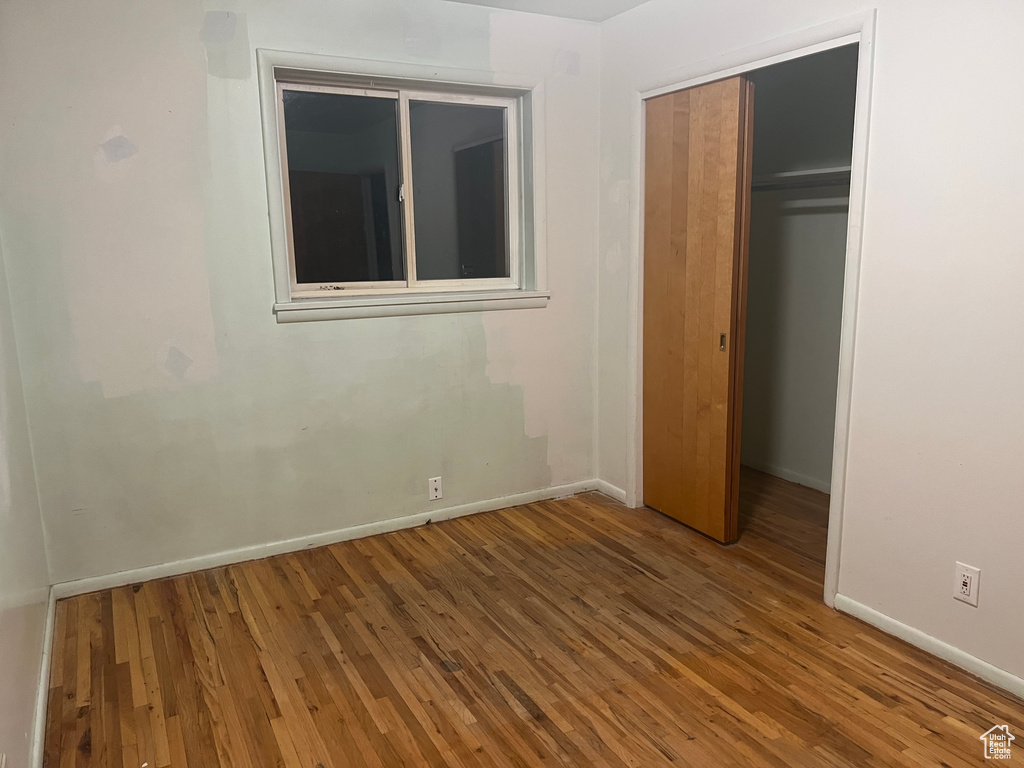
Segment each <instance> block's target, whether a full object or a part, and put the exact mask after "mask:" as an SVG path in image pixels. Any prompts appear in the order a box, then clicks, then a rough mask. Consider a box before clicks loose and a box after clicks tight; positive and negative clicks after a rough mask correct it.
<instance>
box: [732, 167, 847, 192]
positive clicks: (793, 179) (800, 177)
mask: <svg viewBox="0 0 1024 768" xmlns="http://www.w3.org/2000/svg"><path fill="white" fill-rule="evenodd" d="M849 183H850V166H848V165H847V166H842V167H839V168H815V169H812V170H807V171H785V172H784V173H772V174H768V175H766V176H758V177H756V178H755V179H754V180H753V182H752V183H751V189H753V191H755V192H759V191H769V190H776V189H808V188H810V187H838V186H843V185H846V184H849Z"/></svg>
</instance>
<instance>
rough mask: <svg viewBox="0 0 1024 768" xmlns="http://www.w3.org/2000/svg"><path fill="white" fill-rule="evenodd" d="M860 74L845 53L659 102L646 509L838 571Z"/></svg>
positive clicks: (648, 308)
mask: <svg viewBox="0 0 1024 768" xmlns="http://www.w3.org/2000/svg"><path fill="white" fill-rule="evenodd" d="M857 72H858V46H857V45H856V44H853V45H846V46H842V47H836V48H831V49H829V50H825V51H821V52H816V53H812V54H810V55H807V56H802V57H799V58H793V59H790V60H788V61H784V62H782V63H778V64H773V65H771V66H767V67H763V68H761V69H754V70H751V71H747V72H743V73H742V74H740V75H736V76H734V77H731V78H725V79H722V80H718V81H714V82H710V83H705V84H701V85H698V86H696V87H694V88H689V89H685V90H680V91H674V92H671V93H667V94H662V95H658V96H656V97H653V98H650V99H648V100H647V101H646V103H645V115H646V130H645V179H644V183H645V188H644V201H645V205H644V275H643V278H644V291H643V309H642V314H641V320H642V324H643V328H642V339H643V358H642V359H643V370H642V376H643V411H642V414H643V422H642V423H643V444H642V451H643V453H642V465H643V466H642V477H643V482H642V494H643V495H642V499H643V503H644V504H645V505H647V506H650V507H653V508H654V509H657V510H659V511H661V512H664V513H665V514H667V515H669V516H671V517H674V518H676V519H678V520H680V521H681V522H683V523H685V524H687V525H689V526H690V527H693V528H695V529H696V530H699V531H701V532H702V533H705V534H707V535H708V536H710V537H712V538H714V539H716V540H718V541H720V542H723V543H731V542H734V541H736V540H737V539H740V538H742V537H743V536H745V535H748V533H749V535H751V536H758V537H763V538H769V539H771V540H772V541H776V540H777V541H778V543H779V547H780V549H779V551H780V557H787V558H788V557H791V556H792V557H795V558H796V559H797V560H799V561H801V562H803V561H807V562H809V563H810V564H811V565H810V566H809V568H808V570H810V571H822V572H823V570H824V564H825V542H826V534H827V526H828V514H829V497H828V494H829V492H830V488H831V482H832V463H833V446H834V438H835V425H836V408H837V389H838V386H839V369H840V347H841V336H842V328H843V300H844V280H845V273H846V266H847V245H848V243H847V240H848V229H849V222H848V218H849V194H850V182H851V162H852V154H853V145H854V119H855V106H856V101H857ZM783 550H787V551H785V552H784V551H783ZM794 553H795V554H794Z"/></svg>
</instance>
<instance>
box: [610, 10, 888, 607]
mask: <svg viewBox="0 0 1024 768" xmlns="http://www.w3.org/2000/svg"><path fill="white" fill-rule="evenodd" d="M876 15H877V14H876V11H875V10H873V9H872V10H870V11H868V12H866V13H862V14H858V15H855V16H849V17H846V18H843V19H838V20H836V21H833V22H830V23H828V24H823V25H820V26H817V27H812V28H811V29H806V30H803V31H801V32H796V33H794V34H791V35H786V36H785V37H780V38H776V39H774V40H769V41H767V42H764V43H760V44H758V45H755V46H752V47H750V48H745V49H742V50H739V51H735V52H733V53H728V54H725V55H723V56H719V57H716V58H714V59H709V60H706V61H704V62H700V63H697V64H694V65H691V66H687V67H684V68H681V69H677V70H672V71H670V72H665V73H662V74H661V75H659V76H658V77H656V78H653V79H652V80H651V81H649V82H643V83H638V84H637V87H636V89H635V91H634V97H633V107H632V115H633V118H632V123H633V124H632V137H633V146H632V156H633V158H634V159H635V162H634V164H633V178H632V180H631V182H632V199H634V200H639V202H640V204H639V206H637V207H636V208H635V211H634V214H633V221H632V227H633V237H632V238H631V239H632V242H633V248H635V251H634V257H635V258H634V259H633V263H634V264H635V265H636V272H635V273H634V275H633V281H632V285H631V286H630V293H629V309H628V312H629V315H628V317H629V329H630V330H629V350H628V354H627V365H628V366H629V376H628V386H629V390H630V391H629V392H628V395H629V396H628V398H627V402H628V403H630V404H631V405H629V406H627V409H628V412H627V414H626V418H627V422H626V429H627V455H626V461H627V466H626V488H625V491H626V503H627V504H628V505H629V506H631V507H637V506H641V505H642V504H643V493H642V489H643V323H642V316H641V313H642V307H643V274H644V272H643V270H644V260H643V254H644V251H643V211H644V199H643V194H644V177H643V174H644V109H643V103H644V100H645V99H649V98H652V97H654V96H659V95H661V94H664V93H670V92H672V91H678V90H681V89H684V88H692V87H694V86H697V85H701V84H702V83H708V82H711V81H713V80H720V79H722V78H725V77H732V76H733V75H737V74H741V73H743V72H749V71H751V70H755V69H761V68H762V67H766V66H770V65H772V64H778V63H779V62H782V61H788V60H790V59H795V58H799V57H801V56H809V55H810V54H813V53H818V52H820V51H825V50H829V49H831V48H837V47H839V46H842V45H849V44H851V43H856V44H858V45H859V47H860V56H859V58H858V65H857V98H856V112H855V116H854V129H853V160H852V169H851V178H850V213H849V224H848V229H847V236H846V274H845V284H844V288H843V320H842V334H841V340H840V352H839V387H838V391H837V396H836V429H835V443H834V445H833V452H832V483H831V503H830V506H829V526H828V549H827V553H826V556H825V590H824V600H825V603H826V604H827V605H828V606H830V607H833V608H834V607H835V597H836V594H837V593H838V591H839V562H840V552H841V550H842V533H843V513H844V502H845V494H846V463H847V448H848V442H849V434H850V403H851V396H852V392H853V359H854V348H855V338H856V319H857V302H858V292H859V288H860V264H861V248H862V244H863V230H864V193H865V187H866V179H867V155H868V126H869V122H870V115H871V85H872V71H873V63H874V40H875V17H876Z"/></svg>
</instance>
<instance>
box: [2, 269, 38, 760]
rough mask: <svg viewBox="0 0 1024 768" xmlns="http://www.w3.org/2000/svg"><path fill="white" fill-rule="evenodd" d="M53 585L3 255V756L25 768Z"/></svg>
mask: <svg viewBox="0 0 1024 768" xmlns="http://www.w3.org/2000/svg"><path fill="white" fill-rule="evenodd" d="M49 585H50V582H49V579H48V577H47V572H46V552H45V550H44V548H43V528H42V524H41V522H40V519H39V500H38V497H37V496H36V482H35V477H34V475H33V472H32V455H31V452H30V450H29V436H28V425H27V423H26V420H25V404H24V401H23V399H22V390H21V378H20V375H19V369H18V355H17V350H16V347H15V341H14V332H13V327H12V323H11V307H10V303H9V301H8V291H7V278H6V274H5V271H4V262H3V254H2V253H0V753H3V752H6V753H7V765H9V766H12V767H13V766H18V765H28V759H29V750H30V743H29V735H30V734H31V732H32V723H33V717H32V716H33V712H34V708H35V697H36V688H37V685H38V683H39V664H40V660H41V657H42V652H43V626H44V624H45V617H46V601H47V594H48V588H49Z"/></svg>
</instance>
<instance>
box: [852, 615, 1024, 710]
mask: <svg viewBox="0 0 1024 768" xmlns="http://www.w3.org/2000/svg"><path fill="white" fill-rule="evenodd" d="M835 607H836V610H838V611H842V612H843V613H848V614H849V615H851V616H854V617H856V618H858V619H860V620H861V621H865V622H867V623H868V624H870V625H871V626H873V627H877V628H878V629H880V630H882V631H883V632H885V633H886V634H889V635H893V636H894V637H898V638H899V639H900V640H905V641H906V642H908V643H910V644H911V645H913V646H917V647H918V648H920V649H921V650H922V651H925V652H927V653H930V654H931V655H932V656H938V657H939V658H940V659H943V660H944V661H948V662H949V663H950V664H953V665H954V666H957V667H960V669H963V670H964V671H966V672H970V673H971V674H972V675H974V676H975V677H980V678H981V679H982V680H984V681H985V682H987V683H991V684H992V685H994V686H996V687H997V688H1002V689H1003V690H1004V691H1007V692H1009V693H1012V694H1013V695H1014V696H1017V697H1018V698H1021V699H1024V679H1021V678H1019V677H1017V676H1016V675H1013V674H1010V673H1009V672H1007V671H1006V670H1005V669H1000V668H999V667H996V666H994V665H992V664H989V663H988V662H987V661H982V660H981V659H979V658H978V657H977V656H972V655H971V654H969V653H967V652H966V651H962V650H960V649H959V648H954V647H953V646H952V645H949V644H948V643H944V642H942V641H941V640H939V639H937V638H934V637H932V636H931V635H926V634H925V633H924V632H922V631H921V630H919V629H914V628H913V627H911V626H908V625H906V624H904V623H903V622H900V621H897V620H896V619H894V618H892V617H890V616H886V615H885V614H884V613H879V612H878V611H876V610H875V609H874V608H868V607H867V606H866V605H863V604H861V603H858V602H857V601H856V600H852V599H850V598H849V597H847V596H846V595H836V605H835Z"/></svg>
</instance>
